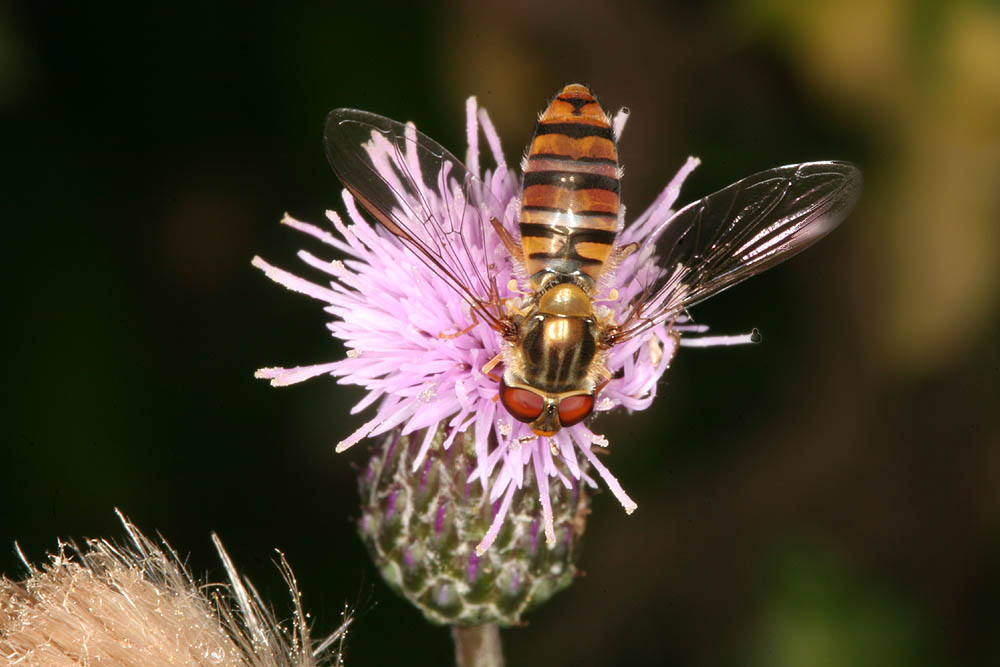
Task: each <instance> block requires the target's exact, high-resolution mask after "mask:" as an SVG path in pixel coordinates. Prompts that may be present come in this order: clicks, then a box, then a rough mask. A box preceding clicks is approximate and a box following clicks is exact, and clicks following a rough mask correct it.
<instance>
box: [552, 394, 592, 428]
mask: <svg viewBox="0 0 1000 667" xmlns="http://www.w3.org/2000/svg"><path fill="white" fill-rule="evenodd" d="M593 409H594V396H593V394H579V395H578V396H567V397H566V398H564V399H563V400H561V401H559V423H560V424H562V425H563V426H572V425H573V424H578V423H580V422H582V421H583V420H584V419H585V418H586V417H587V415H589V414H590V413H591V412H592V411H593Z"/></svg>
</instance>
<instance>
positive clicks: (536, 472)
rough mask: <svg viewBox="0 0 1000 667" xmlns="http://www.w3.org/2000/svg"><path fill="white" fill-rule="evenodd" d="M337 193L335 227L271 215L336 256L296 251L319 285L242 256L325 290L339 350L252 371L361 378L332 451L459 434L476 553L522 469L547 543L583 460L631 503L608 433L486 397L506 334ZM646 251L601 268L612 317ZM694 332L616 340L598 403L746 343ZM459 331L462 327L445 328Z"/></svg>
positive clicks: (584, 467) (513, 199)
mask: <svg viewBox="0 0 1000 667" xmlns="http://www.w3.org/2000/svg"><path fill="white" fill-rule="evenodd" d="M626 118H627V114H626V112H625V111H624V110H623V111H622V112H619V114H618V115H617V116H616V118H615V119H614V129H615V132H616V134H620V133H621V131H622V129H623V127H624V124H625V120H626ZM466 120H467V139H468V151H467V158H466V167H467V168H468V170H469V171H470V172H471V173H472V174H474V175H476V176H477V177H479V178H481V180H482V182H483V183H484V184H485V185H486V187H487V188H488V189H489V190H490V193H491V195H492V197H493V198H494V199H495V200H496V202H498V203H499V205H500V207H501V209H502V210H503V211H505V214H504V216H503V219H502V220H500V223H501V224H502V225H503V226H504V227H505V228H506V229H507V230H508V232H510V234H511V236H512V237H513V238H517V236H518V232H517V220H516V217H517V211H518V207H519V199H518V197H519V194H520V187H519V178H518V176H517V174H516V173H515V172H514V171H513V170H511V169H510V168H508V166H507V161H506V159H505V157H504V155H503V152H502V150H501V147H500V138H499V136H498V135H497V133H496V131H495V129H494V126H493V123H492V122H491V121H490V118H489V116H488V115H487V113H486V111H485V109H481V108H478V107H477V104H476V100H475V98H470V99H469V100H468V103H467V105H466ZM480 133H482V134H483V136H485V139H486V143H487V145H488V147H489V154H490V156H491V157H492V159H493V161H494V163H495V168H494V169H486V170H484V169H483V168H482V167H481V165H480V162H481V155H480V144H479V139H480ZM378 139H379V137H377V136H376V137H373V140H372V142H371V143H370V144H368V145H367V146H366V147H365V149H366V150H367V151H368V152H369V155H370V157H371V161H372V163H373V164H374V165H376V167H377V168H378V169H380V173H381V174H382V175H383V177H384V178H386V179H387V180H388V181H389V182H392V181H391V180H390V179H393V178H395V175H394V170H395V169H398V168H399V165H400V163H401V161H403V160H405V159H407V158H406V156H401V155H399V154H398V153H396V152H393V150H392V149H391V148H390V147H389V146H388V145H387V144H385V142H381V143H380V142H379V140H378ZM697 165H698V160H697V159H695V158H689V159H688V160H687V162H686V163H685V164H684V166H683V167H682V168H681V169H680V171H679V172H678V173H677V175H676V176H675V177H674V178H673V179H672V180H671V181H670V183H669V184H668V185H667V187H666V188H665V189H664V190H663V191H662V193H661V194H660V195H659V196H658V197H657V198H656V200H655V201H654V202H653V204H652V206H651V207H650V208H649V209H648V210H647V211H646V212H644V213H643V214H642V215H640V216H639V217H638V218H637V219H636V220H635V221H634V222H632V223H631V224H630V225H628V226H625V227H624V229H623V231H622V232H621V233H620V234H619V235H618V239H617V241H616V243H617V245H619V246H625V245H628V244H631V243H633V242H637V243H638V242H640V241H642V240H643V239H644V238H645V237H646V236H647V235H649V234H650V233H652V232H653V231H654V229H656V228H657V227H658V226H659V225H660V224H662V222H663V221H664V220H666V219H667V218H668V217H669V215H670V213H671V208H672V206H673V204H674V202H675V200H676V199H677V196H678V193H679V190H680V187H681V184H682V183H683V181H684V179H685V178H686V177H687V176H688V174H690V172H691V171H692V170H693V169H694V168H695V167H696V166H697ZM435 176H436V175H435V174H429V175H424V178H423V179H422V180H433V181H434V182H437V183H441V182H447V178H446V177H445V175H444V174H442V175H441V178H434V177H435ZM428 177H430V179H428ZM421 186H422V187H423V188H424V191H423V192H420V193H417V195H418V196H419V197H420V198H422V199H423V200H424V201H427V202H432V203H434V202H436V203H437V205H439V206H441V207H447V206H449V205H451V206H454V205H455V203H454V201H453V199H454V195H453V193H451V192H449V191H441V190H440V189H437V188H434V187H432V186H430V185H428V184H427V183H422V184H421ZM343 201H344V207H345V210H346V212H347V221H346V222H345V220H344V219H343V218H342V217H341V216H340V215H339V214H337V213H335V212H333V211H328V212H327V217H328V219H329V221H330V223H331V224H332V226H333V231H334V232H335V233H331V232H330V231H328V230H326V229H323V228H320V227H318V226H315V225H312V224H308V223H306V222H302V221H299V220H296V219H294V218H292V217H291V216H288V215H286V216H285V218H284V219H283V220H282V222H283V223H284V224H286V225H288V226H290V227H292V228H294V229H297V230H299V231H301V232H303V233H305V234H308V235H310V236H312V237H314V238H316V239H318V240H319V241H321V242H323V243H325V244H326V245H328V246H329V247H330V248H331V249H333V250H336V251H338V252H339V253H342V254H343V255H344V256H345V257H346V258H345V259H344V260H332V261H331V260H329V259H321V258H319V257H316V256H315V255H313V254H312V253H310V252H308V251H300V252H299V257H300V258H301V259H302V260H303V261H304V262H305V263H306V264H307V265H309V266H310V267H313V268H314V269H318V270H319V271H321V272H323V273H325V274H327V276H328V284H327V285H320V284H317V283H315V282H311V281H309V280H306V279H304V278H300V277H298V276H296V275H293V274H291V273H289V272H287V271H284V270H282V269H279V268H277V267H275V266H272V265H271V264H269V263H267V262H265V261H264V260H263V259H261V258H260V257H255V258H254V259H253V265H254V266H256V267H258V268H260V269H262V270H263V271H264V272H265V273H266V275H267V276H268V277H269V278H271V279H272V280H274V281H276V282H278V283H280V284H282V285H284V286H285V287H287V288H288V289H291V290H293V291H296V292H300V293H302V294H305V295H307V296H310V297H313V298H315V299H317V300H319V301H321V302H323V303H324V304H325V307H324V310H325V312H326V313H327V314H328V315H330V316H331V317H332V318H333V320H332V321H331V322H330V323H329V324H328V325H327V326H328V328H329V330H330V332H331V333H332V334H333V336H335V337H336V338H339V339H340V340H341V341H343V343H344V345H345V346H346V347H347V350H348V352H347V358H346V359H341V360H336V361H331V362H327V363H321V364H317V365H310V366H298V367H292V368H263V369H261V370H259V371H257V377H258V378H264V379H268V380H270V381H271V384H272V385H274V386H286V385H291V384H295V383H298V382H302V381H304V380H307V379H309V378H312V377H316V376H318V375H324V374H328V375H331V376H333V377H335V378H337V379H338V381H339V382H340V383H342V384H354V385H359V386H361V387H363V388H364V389H365V391H366V394H365V396H364V397H363V398H362V399H361V400H360V401H359V402H358V403H357V404H356V405H355V406H354V408H353V409H352V411H351V413H352V414H356V413H359V412H361V411H363V410H365V409H367V408H369V407H374V410H375V414H374V416H373V417H372V418H370V419H369V420H367V421H366V422H365V423H364V424H363V425H362V426H360V427H359V428H358V429H357V430H356V431H354V433H352V434H351V435H349V436H348V437H347V438H345V439H343V440H342V441H341V442H340V443H339V444H338V445H337V448H336V449H337V451H338V452H342V451H344V450H346V449H348V448H350V447H352V446H354V445H355V444H357V443H358V442H360V441H361V440H362V439H364V438H366V437H376V436H384V435H385V434H388V433H390V432H392V431H394V430H398V431H399V432H400V434H401V435H403V436H408V437H416V436H417V435H419V437H420V442H419V445H418V447H417V451H416V453H415V455H414V456H413V457H412V459H411V460H409V463H408V465H410V466H411V470H412V471H418V470H420V469H421V467H422V466H423V465H424V464H425V463H426V458H427V456H428V452H429V451H430V449H431V447H432V444H434V445H435V446H437V447H439V448H440V449H442V450H448V449H449V448H450V447H452V446H453V444H454V443H455V442H456V438H459V437H460V436H461V437H463V438H467V439H468V441H469V442H471V443H472V447H473V450H474V454H475V464H474V467H473V469H472V470H471V472H470V476H469V477H470V480H471V481H475V482H477V483H478V484H480V485H481V486H482V489H483V492H484V493H485V495H486V497H487V498H488V501H489V503H491V504H492V505H493V512H492V518H491V521H490V522H489V525H488V527H487V528H486V529H485V532H484V533H483V534H482V536H481V538H480V539H479V542H478V544H477V545H476V548H475V552H476V555H478V556H482V555H483V554H484V553H485V552H486V551H487V550H488V549H489V548H490V546H491V545H492V544H493V543H494V541H495V540H496V538H497V536H498V535H499V534H500V531H501V528H502V526H503V523H504V521H505V518H507V516H508V512H509V510H510V508H511V506H512V504H513V503H514V502H515V497H516V496H517V494H518V492H519V491H521V490H526V489H527V483H526V480H527V479H528V478H529V477H530V478H531V480H532V482H531V486H532V490H533V492H536V493H537V498H538V500H539V503H540V505H541V527H542V532H543V534H544V537H545V542H546V544H547V545H548V546H550V547H552V546H554V545H555V544H556V541H557V534H556V521H555V520H554V512H553V508H552V503H551V497H552V494H553V486H554V485H555V486H560V487H562V488H564V489H567V490H570V489H574V488H576V485H578V484H582V485H584V486H589V487H591V488H596V487H597V482H596V480H595V479H594V477H593V476H591V474H590V472H589V471H590V470H593V471H596V473H597V477H599V478H600V479H601V480H602V481H603V483H604V485H605V486H606V487H607V488H608V489H609V490H610V491H611V492H612V494H614V496H615V497H616V498H617V499H618V501H619V502H620V503H621V505H622V507H624V509H625V511H626V512H627V513H631V512H633V511H634V510H635V509H636V503H635V502H634V501H633V500H632V499H631V498H630V497H629V496H628V494H627V493H626V492H625V490H624V489H623V488H622V486H621V484H620V483H619V482H618V480H617V479H616V478H615V477H614V475H612V473H611V472H610V470H609V469H608V468H607V466H605V465H604V463H603V462H602V461H601V460H600V459H599V458H598V456H597V455H596V450H597V449H603V448H606V447H608V441H607V439H606V438H605V437H604V436H603V435H600V434H598V433H596V432H594V431H592V430H591V429H590V428H589V426H587V425H586V424H585V423H578V424H575V425H573V426H570V427H566V428H563V429H562V430H560V431H559V432H558V433H556V434H555V435H554V436H552V437H536V436H535V435H534V434H533V433H532V432H531V429H530V428H529V427H528V425H527V424H524V423H522V422H519V421H517V420H514V419H512V418H511V416H510V415H508V414H507V413H506V412H505V410H504V408H503V407H502V406H500V405H499V404H498V402H497V383H496V381H495V380H493V379H491V378H490V377H488V376H487V375H485V374H484V373H483V372H482V370H481V369H482V368H483V366H484V364H486V363H487V362H488V361H489V360H490V359H492V358H494V357H495V356H496V355H497V354H498V353H499V352H500V351H501V347H502V345H503V344H504V341H503V340H502V339H501V338H500V336H499V335H498V334H497V333H496V332H495V331H494V330H492V329H490V328H489V327H487V326H485V325H482V326H474V327H472V328H471V329H469V328H468V327H469V323H470V322H471V321H472V318H471V317H470V312H469V308H468V307H467V305H466V304H465V303H464V301H463V300H462V298H461V297H460V296H459V295H457V294H456V292H455V291H454V290H453V289H451V288H450V287H449V286H448V285H447V284H446V283H444V282H443V281H442V280H441V279H440V278H439V277H438V276H437V275H436V274H435V273H434V272H433V271H432V270H431V269H430V268H428V267H427V265H426V264H424V263H423V262H421V261H420V260H418V258H417V257H416V256H414V255H413V254H412V253H411V251H409V250H408V249H406V248H405V247H404V246H403V245H402V244H401V243H400V242H399V240H398V239H397V238H395V237H393V236H392V235H390V234H388V233H386V232H385V230H383V229H380V228H376V227H373V226H372V225H371V224H370V223H369V222H368V221H367V220H366V219H365V218H364V217H362V215H361V214H360V212H359V210H358V207H357V204H356V202H355V200H354V199H353V198H352V196H351V195H350V194H349V193H348V192H347V191H346V190H345V191H344V194H343ZM463 242H465V243H468V244H477V243H484V244H486V245H487V246H488V247H486V248H480V249H479V251H478V252H481V253H482V254H481V256H483V257H489V256H491V254H492V253H494V252H495V251H497V250H498V248H499V241H498V240H496V239H463ZM650 260H651V257H650V256H649V252H638V253H632V254H631V255H629V256H628V257H626V258H625V259H624V261H622V262H621V263H620V264H619V265H618V266H617V267H616V268H615V269H614V270H609V271H607V272H606V276H604V277H602V280H601V283H600V285H599V287H598V293H597V301H598V302H600V304H601V307H602V308H606V309H609V310H610V311H613V313H614V314H615V316H616V317H617V318H618V321H622V318H623V317H624V316H625V314H626V312H625V309H626V308H627V304H629V303H630V302H631V301H632V300H633V298H634V297H636V295H637V294H638V293H639V292H640V291H641V290H642V288H643V285H646V284H648V283H649V274H650V272H653V271H658V270H659V269H657V268H656V267H655V266H654V265H653V264H652V263H651V261H650ZM496 278H497V281H496V282H497V285H498V286H500V290H501V294H500V296H501V297H502V298H510V299H514V300H517V299H519V298H520V297H521V296H522V294H521V293H519V292H518V291H517V287H516V286H517V282H518V278H519V276H517V275H514V274H513V272H512V270H511V269H510V268H502V267H501V268H499V269H498V275H497V276H496ZM703 331H704V328H703V327H699V326H695V325H693V324H691V323H690V322H688V321H687V320H686V319H685V318H683V317H681V318H679V319H675V320H673V321H672V322H669V323H664V324H660V325H658V326H655V327H652V328H650V329H649V330H648V331H647V332H646V333H644V334H643V335H640V336H636V337H635V338H633V339H631V340H628V341H627V342H624V343H622V344H620V345H616V346H615V347H613V348H612V349H611V350H610V352H609V354H608V358H607V362H606V365H607V368H608V370H609V371H610V372H611V373H612V374H614V376H615V377H616V378H617V379H616V380H615V381H614V382H611V383H609V384H608V385H607V387H605V388H604V389H603V390H602V391H601V394H600V400H599V402H598V404H597V405H596V407H595V410H596V411H597V412H607V411H611V410H614V409H616V408H619V407H624V408H626V409H627V410H629V411H636V410H643V409H645V408H647V407H649V405H650V404H651V403H652V402H653V399H654V397H655V396H656V388H657V383H658V381H659V379H660V377H661V376H662V375H663V373H664V371H665V370H666V369H667V367H668V366H669V364H670V361H671V359H672V358H673V356H674V353H675V352H676V350H677V347H678V345H679V344H688V343H689V342H690V343H694V344H700V345H708V344H732V343H744V342H749V341H750V337H749V336H737V337H716V338H700V339H698V338H695V339H693V340H691V339H688V338H683V339H682V338H681V337H680V332H688V333H699V332H703ZM456 332H464V333H461V335H457V336H449V335H447V334H454V333H456ZM441 334H446V335H441ZM441 436H443V438H442V437H441ZM436 439H437V440H436ZM527 471H530V472H531V475H530V476H529V475H526V472H527ZM535 489H537V491H534V490H535Z"/></svg>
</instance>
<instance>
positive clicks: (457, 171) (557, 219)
mask: <svg viewBox="0 0 1000 667" xmlns="http://www.w3.org/2000/svg"><path fill="white" fill-rule="evenodd" d="M324 141H325V147H326V154H327V158H328V159H329V161H330V165H331V166H332V167H333V170H334V172H335V173H336V175H337V176H338V177H339V178H340V180H341V181H343V183H344V185H345V186H346V187H347V190H348V191H349V192H350V193H351V194H352V195H353V197H354V199H355V200H356V201H357V202H358V203H360V204H361V206H362V207H363V208H364V209H365V210H367V211H368V213H370V214H371V215H372V216H373V217H374V219H375V220H376V221H377V222H378V223H379V224H380V225H381V226H382V227H383V228H384V229H385V230H387V231H388V232H390V233H391V234H393V235H395V236H396V237H397V238H398V239H399V240H400V241H401V242H402V244H403V245H404V246H406V247H407V248H409V249H410V250H411V251H412V252H413V253H414V254H415V255H416V256H417V257H418V258H420V260H421V261H422V262H424V263H425V264H426V265H427V267H428V268H430V269H431V270H432V271H433V272H434V273H435V274H436V275H438V276H439V277H440V278H441V279H442V280H443V281H445V283H447V284H448V285H449V286H450V287H451V288H453V289H454V290H455V291H456V292H457V293H458V294H460V295H461V297H462V298H463V299H464V300H465V302H466V303H467V304H468V305H469V308H470V311H471V316H472V322H473V323H472V325H470V327H469V329H471V327H472V326H475V325H476V324H479V323H484V324H486V325H487V326H489V327H492V328H493V329H494V330H495V331H496V332H497V333H498V334H499V336H500V338H502V340H503V341H504V342H503V343H502V350H501V352H500V354H498V355H497V357H495V358H494V360H493V361H492V362H490V363H489V364H487V366H486V367H484V368H483V371H484V372H486V373H491V371H492V369H493V368H494V367H495V366H496V365H497V364H498V363H499V362H501V361H502V363H503V372H502V375H499V376H496V375H492V373H491V377H494V378H495V379H496V380H497V383H498V393H499V400H500V402H501V403H502V404H503V406H504V407H505V408H506V410H507V411H508V412H509V413H510V414H511V416H513V417H514V418H515V419H517V420H519V421H521V422H525V423H527V424H529V425H530V427H531V429H532V431H534V433H535V434H536V435H539V436H552V435H554V434H555V433H557V432H558V431H559V430H560V429H561V428H563V427H568V426H571V425H573V424H576V423H578V422H580V421H582V420H583V419H585V418H586V417H587V416H588V415H590V413H591V412H592V411H593V409H594V406H595V401H596V397H597V394H598V392H600V390H601V389H602V388H603V387H604V386H605V385H606V384H607V383H608V382H609V381H610V380H612V379H613V378H612V376H611V374H610V372H609V371H608V369H607V367H606V365H605V360H606V358H607V354H608V351H609V350H610V349H611V348H612V347H613V346H615V345H617V344H619V343H621V342H623V341H626V340H629V339H631V338H634V337H635V336H638V335H640V334H642V333H644V332H647V331H649V330H650V329H652V328H653V327H656V326H658V325H660V324H664V323H671V322H673V321H676V320H677V319H678V318H683V317H684V315H685V313H686V310H687V309H688V308H689V307H690V306H692V305H694V304H696V303H698V302H700V301H703V300H704V299H707V298H708V297H710V296H712V295H714V294H716V293H718V292H720V291H722V290H724V289H726V288H728V287H730V286H732V285H734V284H736V283H738V282H740V281H742V280H744V279H746V278H749V277H750V276H753V275H755V274H757V273H760V272H761V271H764V270H765V269H767V268H770V267H772V266H774V265H775V264H778V263H779V262H781V261H783V260H785V259H787V258H789V257H791V256H792V255H794V254H796V253H798V252H800V251H801V250H804V249H805V248H807V247H808V246H810V245H812V244H813V243H814V242H816V241H817V240H819V239H820V238H822V237H823V236H825V235H826V234H827V233H829V232H830V231H831V230H832V229H833V228H834V227H836V226H837V225H838V224H839V223H840V222H841V221H842V220H843V219H844V218H845V217H846V216H847V214H848V213H849V212H850V210H851V209H852V208H853V206H854V204H855V203H856V201H857V199H858V196H859V195H860V192H861V184H862V178H861V173H860V171H859V170H858V169H857V168H856V167H854V166H853V165H850V164H847V163H844V162H807V163H803V164H796V165H789V166H785V167H778V168H776V169H769V170H767V171H762V172H760V173H757V174H754V175H753V176H749V177H747V178H744V179H743V180H741V181H738V182H736V183H734V184H732V185H730V186H729V187H727V188H724V189H722V190H720V191H718V192H716V193H714V194H712V195H709V196H707V197H705V198H703V199H700V200H698V201H696V202H694V203H692V204H689V205H688V206H686V207H684V208H682V209H680V210H679V211H677V212H676V213H674V214H673V215H672V216H670V217H669V218H668V219H664V220H663V221H662V224H660V225H659V226H658V227H657V228H656V229H655V231H654V232H653V233H651V234H650V235H649V236H648V237H647V238H646V239H644V240H643V242H642V243H641V244H635V243H632V244H629V245H621V244H619V245H616V243H615V240H616V237H617V235H618V233H619V232H620V231H621V229H622V216H621V215H620V214H621V212H622V208H621V206H620V199H619V195H620V179H621V169H620V167H619V163H618V152H617V137H616V136H615V134H614V131H613V128H612V123H611V120H610V119H609V117H608V116H607V115H606V114H605V113H604V111H603V110H602V108H601V106H600V104H599V103H598V102H597V100H596V99H595V98H594V97H593V96H592V95H591V93H590V91H589V90H588V89H587V88H586V87H584V86H582V85H578V84H573V85H569V86H566V87H565V88H563V89H562V90H561V91H560V92H559V93H558V94H557V95H556V96H555V98H554V99H553V100H552V102H551V103H550V104H549V106H548V107H547V108H546V109H545V111H544V112H543V113H542V114H541V116H540V117H539V120H538V123H537V125H536V128H535V133H534V136H533V138H532V140H531V143H530V144H529V146H528V149H527V151H526V154H525V158H524V160H523V162H522V165H521V166H522V173H523V179H522V186H521V197H520V210H519V211H517V212H516V213H517V215H518V217H517V218H516V220H517V223H518V229H519V231H520V234H519V237H516V236H515V235H514V234H513V233H512V232H511V231H510V230H509V229H508V227H506V226H505V225H504V224H502V222H501V221H502V220H505V219H507V218H505V216H513V215H514V214H515V211H514V210H513V207H511V209H512V210H510V211H505V210H504V209H503V207H501V206H500V204H499V203H497V201H496V199H495V198H494V197H493V195H492V194H491V192H490V188H489V187H487V185H486V184H485V183H483V182H482V181H481V180H480V178H479V176H478V175H477V174H474V173H472V172H471V171H470V170H469V169H467V168H466V167H465V166H463V165H462V163H461V162H460V161H459V160H458V159H456V158H455V157H454V156H452V155H451V153H449V152H448V151H447V150H445V149H444V148H442V147H441V146H440V145H439V144H438V143H436V142H435V141H433V140H432V139H430V138H429V137H427V136H426V135H424V134H421V133H420V132H418V131H417V130H416V128H414V127H413V126H412V125H408V124H402V123H398V122H396V121H393V120H390V119H388V118H384V117H382V116H378V115H375V114H372V113H368V112H365V111H358V110H355V109H335V110H334V111H331V112H330V114H329V116H328V117H327V121H326V129H325V133H324ZM499 168H505V166H503V165H500V166H499ZM477 171H478V169H477ZM428 179H429V180H428ZM433 193H438V194H437V195H435V194H433ZM511 228H513V226H511ZM634 252H639V253H642V254H640V256H639V257H640V259H641V260H642V261H649V262H650V266H649V269H650V270H649V271H647V272H646V273H645V275H647V276H648V278H647V279H646V280H645V281H644V283H643V285H642V289H641V291H640V293H639V295H638V296H637V297H635V298H633V299H632V300H631V301H630V303H628V305H627V309H626V310H625V311H624V312H625V313H626V314H625V315H624V316H623V317H621V321H620V322H619V321H616V318H615V316H614V315H613V314H612V313H610V312H609V311H608V309H606V308H604V309H599V308H597V307H595V299H596V298H597V292H598V290H599V288H601V287H602V286H603V283H602V278H605V277H606V276H607V275H608V274H610V273H611V272H613V270H614V268H615V266H617V265H618V264H619V263H620V262H621V261H623V259H624V258H626V257H627V256H628V255H630V254H631V253H634ZM654 261H655V262H656V264H653V262H654ZM502 262H509V263H511V264H512V269H513V271H514V273H515V275H517V276H518V277H519V280H518V281H516V284H511V285H509V287H510V289H511V291H514V292H520V293H521V294H522V295H523V298H520V299H510V298H506V299H505V298H501V296H500V295H501V291H500V286H499V285H497V279H496V275H497V273H498V267H499V266H500V263H502ZM511 282H512V283H514V282H515V281H511ZM519 286H520V287H519ZM613 292H614V290H612V293H613ZM610 298H611V299H613V298H614V296H611V297H610Z"/></svg>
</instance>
